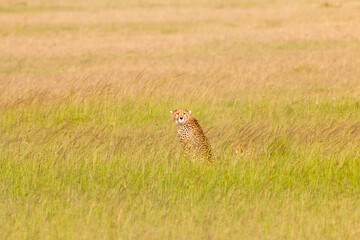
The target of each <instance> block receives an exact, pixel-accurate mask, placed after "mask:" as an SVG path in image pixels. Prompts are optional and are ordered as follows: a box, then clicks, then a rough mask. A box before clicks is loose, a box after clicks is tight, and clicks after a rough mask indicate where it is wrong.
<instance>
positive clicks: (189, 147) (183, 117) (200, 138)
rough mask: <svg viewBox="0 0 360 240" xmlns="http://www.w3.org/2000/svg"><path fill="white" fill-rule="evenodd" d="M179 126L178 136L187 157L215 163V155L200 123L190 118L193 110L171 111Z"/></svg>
mask: <svg viewBox="0 0 360 240" xmlns="http://www.w3.org/2000/svg"><path fill="white" fill-rule="evenodd" d="M170 113H171V115H172V118H173V121H174V122H175V123H176V125H177V136H178V138H179V140H180V143H181V145H182V147H183V149H184V151H185V154H186V155H189V154H191V155H192V156H200V157H202V158H204V159H206V160H209V161H213V160H214V155H213V152H212V149H211V146H210V143H209V140H208V139H207V137H206V136H205V134H204V131H203V130H202V128H201V126H200V124H199V122H198V121H197V120H196V119H195V118H193V117H191V116H190V114H191V110H185V109H177V110H175V111H170Z"/></svg>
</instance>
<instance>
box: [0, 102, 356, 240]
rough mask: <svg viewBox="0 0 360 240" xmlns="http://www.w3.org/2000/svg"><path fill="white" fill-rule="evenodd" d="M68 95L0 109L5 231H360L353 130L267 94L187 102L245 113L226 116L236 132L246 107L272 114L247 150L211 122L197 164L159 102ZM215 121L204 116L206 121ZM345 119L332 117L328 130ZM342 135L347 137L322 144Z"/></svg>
mask: <svg viewBox="0 0 360 240" xmlns="http://www.w3.org/2000/svg"><path fill="white" fill-rule="evenodd" d="M72 101H73V100H69V99H67V100H65V101H64V102H58V103H56V102H52V103H51V104H49V105H48V104H46V103H44V104H30V105H24V106H19V107H17V108H5V109H3V110H2V112H1V118H0V121H1V124H0V126H1V129H0V132H2V134H1V142H2V143H3V144H2V151H1V155H0V157H1V161H0V163H1V164H0V179H1V183H2V186H1V202H3V207H2V208H1V213H0V214H1V215H2V217H1V219H2V220H1V221H0V224H1V226H2V228H1V235H2V236H5V238H12V239H13V238H51V239H52V238H62V239H63V238H86V239H89V238H113V237H114V236H116V237H119V238H125V239H128V238H147V239H163V238H169V239H174V238H180V239H198V238H207V237H209V236H211V237H212V238H216V239H229V238H237V236H243V237H244V238H245V239H253V238H262V237H261V236H269V235H271V237H270V238H271V239H279V238H285V239H287V238H293V239H308V238H310V239H313V238H316V239H329V238H339V239H345V238H355V237H356V236H357V234H358V233H359V232H358V230H357V229H354V228H353V227H352V226H356V224H358V219H359V217H360V211H359V207H360V206H359V200H360V199H359V194H360V187H359V186H360V167H359V158H358V156H359V150H358V146H359V145H358V144H359V138H358V137H357V136H356V135H352V136H350V137H351V138H352V139H357V140H356V141H355V142H351V143H349V142H347V141H346V139H347V137H346V136H345V134H346V133H345V132H346V131H344V130H343V129H340V130H339V131H340V132H339V133H333V132H332V131H329V132H327V129H328V128H329V127H328V126H327V125H326V122H327V120H328V119H324V120H319V118H315V121H313V120H311V118H309V119H307V118H306V117H305V118H301V117H298V115H297V114H292V115H291V116H288V115H284V114H281V113H280V116H275V115H276V114H275V115H268V113H265V112H278V109H276V108H275V107H274V106H273V104H274V102H263V101H258V102H256V101H255V102H254V103H253V104H255V106H252V107H251V108H249V107H247V106H246V105H243V104H239V106H243V107H242V109H241V107H240V108H239V106H236V105H235V106H228V107H226V106H227V105H226V104H221V103H219V105H221V106H223V107H224V108H223V109H222V111H221V112H218V113H216V114H214V112H213V111H211V110H209V109H205V108H200V107H199V108H196V106H195V109H196V111H195V112H202V115H207V116H211V115H215V116H218V118H219V119H227V121H226V122H229V119H232V117H234V116H236V115H237V113H238V111H241V112H242V114H241V116H242V118H243V121H244V122H242V123H235V122H233V123H235V124H233V126H232V131H233V132H234V133H236V132H240V131H241V130H242V128H244V127H246V125H250V126H251V125H252V124H254V121H256V120H255V119H256V118H255V119H254V118H253V117H252V116H251V115H250V113H252V114H253V115H258V114H260V115H263V114H265V115H267V116H269V118H268V124H269V126H267V127H263V128H262V129H261V131H262V132H261V133H260V139H253V141H252V142H253V146H257V148H256V149H255V150H253V151H254V152H253V153H251V154H243V155H234V152H232V150H231V149H230V147H231V146H230V145H231V144H229V142H226V141H225V140H229V139H226V138H224V137H227V138H230V140H232V141H230V143H231V142H234V141H237V140H239V137H236V136H235V135H229V136H227V135H226V134H229V133H231V132H232V131H229V130H227V131H226V132H225V134H224V135H225V136H218V137H217V136H216V135H217V134H220V133H217V131H219V130H217V129H216V126H213V128H215V129H212V130H211V131H210V132H211V134H210V136H211V139H212V141H213V143H214V146H216V148H215V149H216V150H215V151H216V153H217V154H218V160H217V162H216V163H214V164H203V163H196V162H192V161H189V160H188V159H184V158H182V157H181V156H182V155H181V153H180V152H179V146H178V144H177V142H176V139H175V126H173V123H171V121H170V119H169V118H170V114H168V111H167V110H168V109H170V104H169V103H167V102H166V101H165V102H164V101H159V102H156V103H155V102H153V103H150V102H148V103H146V101H145V103H143V105H142V104H141V103H140V102H138V101H135V102H128V103H121V102H118V100H117V97H116V96H108V97H105V98H98V97H97V98H96V101H93V100H91V99H87V100H86V101H84V102H83V103H79V102H77V103H76V104H73V103H72ZM152 101H154V100H152ZM265 101H266V100H265ZM327 104H328V106H327ZM201 105H202V104H200V106H201ZM341 106H342V107H338V108H337V107H334V106H333V105H332V104H331V102H330V103H324V104H322V106H320V107H319V108H317V107H309V108H306V110H302V111H305V113H304V114H305V115H308V116H311V115H315V116H316V115H324V114H327V113H330V112H333V114H332V115H333V116H334V119H336V118H338V119H341V118H344V119H348V118H349V116H350V114H351V113H356V112H354V111H351V112H350V111H349V112H347V111H345V112H344V111H343V110H342V109H343V108H349V109H353V106H357V104H356V103H354V102H353V101H345V102H344V103H343V104H341ZM214 107H215V109H216V105H214ZM300 107H301V105H300ZM261 108H265V112H263V111H261ZM255 109H257V110H255ZM300 109H301V108H298V109H296V110H294V111H296V113H298V114H300V112H301V111H300ZM323 109H325V110H323ZM355 109H358V108H357V107H356V108H355ZM211 113H213V114H211ZM328 115H330V114H328ZM335 117H336V118H335ZM219 119H213V120H211V117H210V118H209V117H207V118H205V121H202V122H208V123H209V124H208V126H209V127H210V126H211V122H214V124H221V121H220V120H219ZM223 121H224V120H223ZM231 121H232V120H231ZM257 121H258V120H257ZM306 123H307V125H308V126H307V127H308V128H309V130H306V129H303V131H302V132H301V131H300V130H299V132H298V134H299V135H300V136H297V134H296V132H295V133H292V132H291V131H287V130H286V129H290V128H293V129H298V128H297V127H298V126H300V125H302V124H306ZM346 124H350V123H346ZM309 125H312V126H309ZM343 125H344V123H341V122H335V123H334V122H333V124H332V129H333V131H336V127H340V126H343ZM350 125H351V124H350ZM229 127H230V126H229ZM256 127H258V128H260V126H253V128H255V129H256ZM352 127H354V126H352ZM311 128H313V129H312V131H311V130H310V129H311ZM350 128H351V126H350ZM220 130H221V131H224V130H225V129H220ZM354 130H356V131H357V132H358V131H359V130H357V128H356V129H354ZM315 132H317V134H318V135H316V134H315ZM25 133H26V134H25ZM311 133H313V135H310V134H311ZM248 134H249V135H250V136H254V135H256V131H250V132H248ZM307 134H309V135H307ZM326 134H328V135H330V136H332V137H328V135H326ZM348 134H354V133H351V132H350V133H348ZM321 135H323V139H324V140H322V141H321V140H320V139H322V136H321ZM242 137H246V136H244V134H243V135H242ZM305 138H307V141H304V139H305ZM332 138H333V139H332ZM341 138H342V139H343V140H344V142H345V143H347V144H346V146H345V147H344V146H342V147H343V148H342V149H341V150H340V151H336V152H334V151H332V150H331V149H330V151H329V152H327V151H325V149H326V148H327V146H328V145H329V144H333V148H332V149H335V148H336V147H337V145H341V142H340V141H339V139H341ZM257 143H261V144H258V145H257ZM226 149H227V150H226Z"/></svg>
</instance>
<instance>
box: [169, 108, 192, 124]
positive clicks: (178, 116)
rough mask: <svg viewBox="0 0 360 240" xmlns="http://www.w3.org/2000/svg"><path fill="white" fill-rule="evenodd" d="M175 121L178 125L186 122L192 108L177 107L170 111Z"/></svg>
mask: <svg viewBox="0 0 360 240" xmlns="http://www.w3.org/2000/svg"><path fill="white" fill-rule="evenodd" d="M170 113H171V115H172V118H173V121H174V122H175V123H176V125H178V126H181V125H183V124H185V123H186V122H187V121H188V120H189V118H190V113H191V110H185V109H181V108H179V109H176V110H175V111H170Z"/></svg>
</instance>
